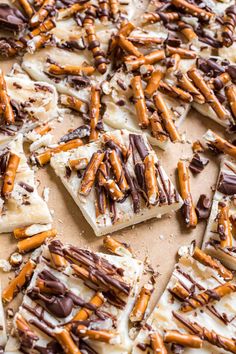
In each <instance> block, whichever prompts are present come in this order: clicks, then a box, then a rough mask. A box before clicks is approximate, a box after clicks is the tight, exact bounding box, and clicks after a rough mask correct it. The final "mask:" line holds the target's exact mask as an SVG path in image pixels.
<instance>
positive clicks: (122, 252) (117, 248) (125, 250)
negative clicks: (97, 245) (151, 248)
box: [103, 236, 132, 257]
mask: <svg viewBox="0 0 236 354" xmlns="http://www.w3.org/2000/svg"><path fill="white" fill-rule="evenodd" d="M103 246H104V247H105V248H106V250H108V251H109V252H111V253H113V254H115V255H117V256H122V257H123V256H128V257H132V252H131V250H130V247H129V246H128V245H127V244H126V243H121V242H119V241H117V240H115V239H114V238H112V237H111V236H105V237H104V238H103Z"/></svg>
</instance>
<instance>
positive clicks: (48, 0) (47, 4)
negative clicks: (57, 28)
mask: <svg viewBox="0 0 236 354" xmlns="http://www.w3.org/2000/svg"><path fill="white" fill-rule="evenodd" d="M55 2H56V1H55V0H45V1H44V2H43V4H42V6H41V7H40V9H39V10H38V11H37V12H35V14H34V15H33V16H32V17H31V19H30V25H31V26H32V27H36V26H39V25H40V24H41V23H42V22H43V21H44V20H45V19H46V18H47V16H48V15H49V14H50V11H51V9H53V7H54V6H55Z"/></svg>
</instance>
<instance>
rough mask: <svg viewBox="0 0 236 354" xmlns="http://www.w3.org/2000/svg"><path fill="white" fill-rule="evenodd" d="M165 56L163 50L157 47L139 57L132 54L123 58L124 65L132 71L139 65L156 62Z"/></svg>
mask: <svg viewBox="0 0 236 354" xmlns="http://www.w3.org/2000/svg"><path fill="white" fill-rule="evenodd" d="M164 58H165V51H164V50H162V49H157V50H154V51H153V52H151V53H149V54H147V55H145V56H142V57H139V58H136V57H135V58H134V57H133V56H131V57H126V58H125V65H126V68H127V70H128V71H134V70H137V69H139V68H140V66H141V65H144V64H151V65H152V64H156V63H157V62H159V61H160V60H162V59H164Z"/></svg>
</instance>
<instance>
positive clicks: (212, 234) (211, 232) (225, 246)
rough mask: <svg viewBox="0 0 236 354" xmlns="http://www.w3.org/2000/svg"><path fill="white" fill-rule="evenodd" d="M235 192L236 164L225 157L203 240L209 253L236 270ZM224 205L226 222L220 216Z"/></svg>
mask: <svg viewBox="0 0 236 354" xmlns="http://www.w3.org/2000/svg"><path fill="white" fill-rule="evenodd" d="M235 194H236V164H235V161H234V160H233V159H231V158H229V157H224V158H223V159H222V161H221V168H220V173H219V177H218V182H217V185H216V191H215V194H214V198H213V203H212V209H211V214H210V217H209V220H208V225H207V228H206V232H205V236H204V240H203V247H204V249H205V251H206V252H207V253H209V254H210V255H212V256H214V257H217V258H218V259H220V261H221V262H222V263H223V264H225V265H226V266H227V267H228V268H230V269H233V270H236V255H235V246H236V242H235V232H236V231H235V217H236V204H235ZM222 207H224V209H223V212H224V220H225V221H224V223H222V218H220V216H221V214H220V213H222ZM222 216H223V215H222ZM227 227H228V228H227Z"/></svg>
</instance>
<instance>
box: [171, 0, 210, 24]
mask: <svg viewBox="0 0 236 354" xmlns="http://www.w3.org/2000/svg"><path fill="white" fill-rule="evenodd" d="M171 3H172V4H173V5H174V6H175V7H177V8H180V9H182V10H183V11H184V12H186V13H188V14H191V15H193V16H197V17H199V18H202V19H203V20H205V21H209V20H210V19H211V18H212V17H214V14H213V13H211V12H209V11H206V10H204V9H202V8H201V7H198V6H196V5H194V4H191V3H190V2H188V1H186V0H172V1H171Z"/></svg>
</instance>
